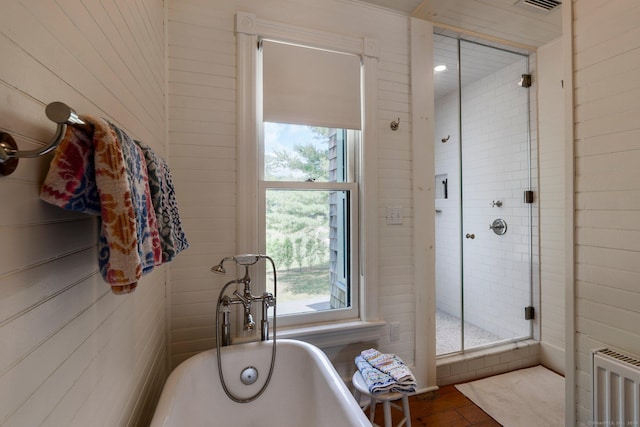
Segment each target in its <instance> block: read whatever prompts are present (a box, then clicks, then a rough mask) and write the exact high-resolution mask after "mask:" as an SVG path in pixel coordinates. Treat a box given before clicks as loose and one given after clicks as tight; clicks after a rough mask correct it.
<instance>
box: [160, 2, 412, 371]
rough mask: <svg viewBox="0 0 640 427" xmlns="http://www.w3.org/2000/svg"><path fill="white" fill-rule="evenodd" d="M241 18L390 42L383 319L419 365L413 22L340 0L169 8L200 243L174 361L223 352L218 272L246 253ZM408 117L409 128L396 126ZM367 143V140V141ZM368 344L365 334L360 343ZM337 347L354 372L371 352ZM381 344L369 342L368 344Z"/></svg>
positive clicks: (184, 172) (174, 134)
mask: <svg viewBox="0 0 640 427" xmlns="http://www.w3.org/2000/svg"><path fill="white" fill-rule="evenodd" d="M237 11H243V12H249V13H254V14H256V15H257V16H258V17H259V18H262V19H265V20H269V21H274V22H283V23H287V24H291V25H295V26H297V27H302V28H310V29H314V30H319V31H324V32H333V33H336V34H345V35H347V36H351V37H371V38H375V39H377V40H378V41H379V43H380V56H379V71H378V111H377V117H378V153H379V157H378V164H377V165H376V166H377V167H378V188H379V192H378V201H379V204H378V205H379V208H378V213H377V217H378V223H379V239H380V242H381V245H380V248H379V249H378V250H379V258H380V265H379V272H380V276H379V281H380V289H379V291H378V292H379V295H380V314H381V317H382V318H383V319H385V320H387V321H389V322H400V336H401V337H400V340H399V341H397V342H390V341H389V339H388V336H389V335H388V332H389V331H388V329H387V330H385V331H383V332H382V334H381V339H380V342H379V346H380V348H381V349H382V350H383V351H393V352H396V353H398V354H399V355H400V356H401V357H402V358H403V359H404V360H405V361H406V362H408V363H412V362H413V359H414V354H413V351H414V336H413V335H414V302H413V301H414V299H413V296H414V287H413V283H414V280H413V273H412V271H413V266H412V250H411V247H412V221H413V218H412V206H411V197H412V195H411V191H412V190H411V188H412V182H411V170H412V159H411V154H410V153H411V151H410V150H411V146H410V131H409V130H410V128H411V127H410V126H411V123H410V114H409V106H410V104H409V102H410V80H409V62H410V61H409V38H408V18H407V17H406V16H402V15H399V14H395V13H391V12H388V11H385V10H383V9H379V8H376V7H371V6H366V5H363V4H359V3H350V2H343V1H338V0H335V1H334V0H330V1H323V2H317V1H311V0H304V1H300V0H298V1H295V2H294V1H285V0H279V1H270V2H255V1H250V0H234V1H226V0H216V1H204V0H184V1H180V2H172V3H170V10H169V106H170V107H169V108H170V117H171V120H170V127H169V131H170V152H171V159H172V171H173V173H174V177H175V180H176V185H177V186H178V192H179V194H186V196H185V197H184V198H183V200H181V202H182V203H181V214H182V216H183V219H184V221H185V222H186V227H187V229H188V230H190V231H191V232H192V233H193V235H194V237H193V238H192V239H191V243H192V247H191V249H190V252H189V253H188V254H185V256H183V257H182V258H181V259H179V260H176V263H175V266H174V268H172V270H171V279H172V284H171V327H170V329H171V332H170V343H171V361H172V364H173V365H176V364H177V363H179V362H180V361H182V360H184V359H185V358H187V357H188V356H190V355H192V354H194V353H196V352H199V351H201V350H203V349H206V348H211V347H212V346H213V345H214V338H213V337H214V327H213V325H214V316H213V313H214V311H215V300H216V298H217V294H218V291H219V289H220V288H221V286H222V285H223V284H224V282H225V280H228V277H217V276H214V275H212V274H211V273H209V268H210V267H211V266H212V265H213V264H215V263H217V262H219V260H220V259H221V258H222V257H224V256H228V255H233V254H234V253H235V251H236V229H237V228H238V227H239V226H242V225H241V224H237V223H236V217H237V216H238V215H237V212H236V191H237V189H236V171H237V170H240V173H241V172H242V168H243V167H244V166H243V165H244V163H243V161H242V159H238V158H237V157H236V135H235V123H236V91H237V90H238V89H239V88H237V86H236V79H235V76H236V57H235V48H236V40H235V35H234V23H235V13H236V12H237ZM398 117H399V118H400V123H401V125H400V129H399V130H398V131H397V132H393V131H391V130H390V128H389V123H390V122H391V121H392V120H395V119H397V118H398ZM365 144H366V142H365ZM386 206H402V207H403V214H404V224H403V225H400V226H398V225H395V226H387V225H386V223H385V215H386ZM355 341H357V338H356V339H355ZM362 345H363V344H356V345H354V346H352V347H351V348H349V349H345V348H331V349H326V351H327V353H328V354H330V356H331V358H332V359H333V361H334V362H336V364H337V365H339V369H340V370H341V371H342V373H343V374H344V375H345V377H346V376H347V375H348V373H349V372H351V371H352V370H353V366H354V365H353V355H355V352H356V351H357V350H359V349H361V348H362ZM369 345H370V343H369Z"/></svg>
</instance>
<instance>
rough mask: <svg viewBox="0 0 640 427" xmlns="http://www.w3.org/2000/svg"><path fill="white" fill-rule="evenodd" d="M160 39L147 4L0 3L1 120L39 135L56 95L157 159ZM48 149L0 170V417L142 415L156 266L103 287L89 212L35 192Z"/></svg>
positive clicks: (158, 344) (132, 419)
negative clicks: (118, 290)
mask: <svg viewBox="0 0 640 427" xmlns="http://www.w3.org/2000/svg"><path fill="white" fill-rule="evenodd" d="M164 38H165V36H164V6H163V3H162V2H158V1H151V0H146V1H144V2H129V1H124V0H91V1H84V2H80V1H77V0H66V1H59V2H28V1H19V0H7V1H4V2H3V4H2V13H0V51H1V52H2V53H3V57H2V63H3V66H2V67H0V97H1V98H2V100H3V102H2V103H0V130H2V131H6V132H10V133H11V134H12V135H13V136H14V137H15V139H16V141H17V143H18V145H19V146H20V148H21V149H33V148H36V147H38V146H42V145H44V144H46V143H47V142H48V141H49V138H51V137H52V136H53V133H54V130H55V126H54V125H53V123H51V122H49V121H48V120H47V119H46V117H45V114H44V107H45V105H46V104H48V103H49V102H52V101H63V102H66V103H68V104H69V105H70V106H71V107H72V108H75V109H76V110H77V111H78V113H81V114H92V115H96V116H101V117H106V118H108V119H109V120H111V121H113V122H114V123H116V124H117V125H119V126H121V127H122V128H124V129H125V130H126V131H127V132H128V133H129V134H130V135H132V136H133V137H134V138H137V139H140V140H142V141H144V142H146V143H147V144H149V145H150V146H151V147H152V148H153V149H154V150H155V151H157V152H158V153H159V154H161V155H164V156H167V155H168V152H167V150H166V137H165V135H166V120H165V109H166V107H165V95H166V94H165V86H166V83H165V59H164V58H165V40H164ZM50 160H51V155H49V156H45V157H44V158H39V159H23V160H20V164H19V167H18V170H17V171H16V172H15V173H14V174H13V175H11V176H7V177H0V198H1V200H2V202H1V203H0V217H2V223H1V224H0V242H2V246H0V343H1V345H0V424H2V425H5V424H6V425H51V426H60V425H65V426H66V425H69V426H71V425H78V426H80V425H81V426H86V425H95V424H96V423H100V424H103V425H114V426H115V425H144V424H146V423H148V421H149V418H150V415H151V414H152V413H153V408H154V406H155V402H156V401H157V398H158V395H159V392H160V390H161V387H162V384H163V382H164V379H165V377H166V327H165V324H166V307H165V272H164V268H159V269H157V271H154V272H153V273H151V274H150V275H149V276H147V277H145V278H144V279H143V280H142V281H141V282H140V284H139V286H138V289H137V290H136V292H135V293H133V294H132V295H128V296H114V295H112V294H111V291H110V289H109V286H108V285H107V284H106V283H104V282H103V281H102V278H101V276H100V275H99V273H98V267H97V261H96V256H97V255H96V242H97V230H98V221H97V220H96V219H95V218H93V217H90V216H87V215H84V214H80V213H71V212H66V211H63V210H62V209H59V208H56V207H53V206H50V205H48V204H46V203H43V202H41V201H40V200H39V198H38V194H39V189H40V185H41V183H42V181H43V179H44V176H45V174H46V171H47V169H48V164H49V161H50ZM178 197H180V194H178Z"/></svg>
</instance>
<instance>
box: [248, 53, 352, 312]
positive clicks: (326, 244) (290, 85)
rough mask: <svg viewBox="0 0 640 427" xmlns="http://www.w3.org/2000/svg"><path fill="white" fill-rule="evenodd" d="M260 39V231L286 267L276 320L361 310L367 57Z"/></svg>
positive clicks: (280, 266)
mask: <svg viewBox="0 0 640 427" xmlns="http://www.w3.org/2000/svg"><path fill="white" fill-rule="evenodd" d="M262 47H263V51H262V59H263V62H262V70H263V73H262V87H263V93H262V96H263V106H264V107H263V116H264V121H263V123H262V132H261V134H262V138H261V141H260V142H259V143H260V144H261V147H260V149H259V150H258V152H259V153H261V159H259V162H260V164H261V165H262V172H261V173H260V175H259V177H258V179H259V189H258V192H259V198H260V202H259V210H260V211H259V212H260V213H259V217H260V220H261V224H262V225H263V226H262V227H260V230H259V233H258V236H259V238H260V239H263V242H261V246H262V247H263V248H265V252H266V253H267V254H269V255H270V256H272V258H273V259H274V261H275V262H276V266H277V268H278V277H279V278H278V301H277V303H278V322H279V323H280V324H283V323H284V324H298V323H308V322H318V321H322V320H336V319H341V318H356V317H358V314H359V313H358V273H357V265H358V262H357V261H358V256H357V254H358V251H357V249H358V238H357V232H358V184H357V172H358V167H357V162H356V160H357V158H358V157H357V153H358V146H359V142H360V131H359V129H360V122H361V114H360V58H359V57H357V56H355V55H345V54H342V53H337V52H328V51H324V50H318V49H313V48H307V47H302V46H298V45H288V44H282V43H277V42H273V41H263V43H262ZM334 68H335V69H334ZM354 85H355V90H354V87H353V86H354ZM337 112H338V113H337ZM336 113H337V114H336ZM344 125H347V126H349V127H350V128H351V129H347V128H344V127H342V126H344ZM270 278H271V275H270V274H268V275H267V277H266V280H270ZM266 287H267V290H268V291H270V292H273V289H272V287H273V284H272V283H268V282H267V285H266Z"/></svg>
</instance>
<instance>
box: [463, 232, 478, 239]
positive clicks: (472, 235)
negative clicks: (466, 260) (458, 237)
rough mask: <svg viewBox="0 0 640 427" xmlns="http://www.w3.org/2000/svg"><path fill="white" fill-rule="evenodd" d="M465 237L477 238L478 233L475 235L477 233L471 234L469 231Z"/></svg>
mask: <svg viewBox="0 0 640 427" xmlns="http://www.w3.org/2000/svg"><path fill="white" fill-rule="evenodd" d="M464 237H466V238H467V239H475V238H476V235H475V234H469V233H467V234H465V236H464Z"/></svg>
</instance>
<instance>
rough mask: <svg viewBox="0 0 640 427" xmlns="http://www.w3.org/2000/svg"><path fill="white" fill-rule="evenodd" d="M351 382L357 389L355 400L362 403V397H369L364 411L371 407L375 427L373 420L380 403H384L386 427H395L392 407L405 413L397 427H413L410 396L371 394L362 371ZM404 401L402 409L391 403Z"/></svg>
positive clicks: (354, 375) (402, 394) (371, 416)
mask: <svg viewBox="0 0 640 427" xmlns="http://www.w3.org/2000/svg"><path fill="white" fill-rule="evenodd" d="M351 382H352V383H353V387H354V388H355V392H354V395H355V398H356V400H357V401H358V403H359V402H360V397H361V395H365V396H368V397H369V403H368V404H366V405H365V406H364V407H363V408H362V409H363V410H366V409H367V406H368V407H369V421H371V424H373V425H374V426H377V424H374V422H373V419H374V417H375V413H376V404H377V403H378V402H382V409H383V412H384V427H393V425H392V424H391V407H392V406H393V407H394V408H396V409H398V410H400V411H403V412H404V418H403V419H402V420H400V422H399V423H398V425H397V426H396V427H401V426H403V425H405V426H406V427H411V414H410V413H409V396H408V395H407V394H405V393H384V394H375V395H374V394H371V393H370V392H369V387H367V383H365V382H364V378H362V374H361V373H360V371H356V372H355V374H353V377H352V378H351ZM399 399H402V407H400V406H399V405H396V404H395V403H391V402H393V401H394V400H399Z"/></svg>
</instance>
